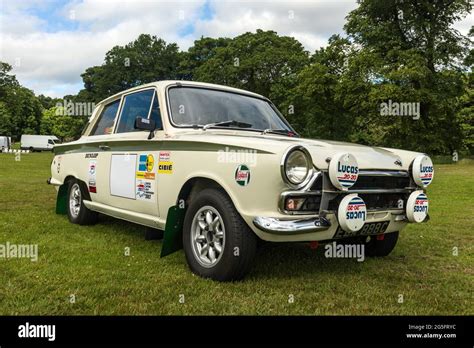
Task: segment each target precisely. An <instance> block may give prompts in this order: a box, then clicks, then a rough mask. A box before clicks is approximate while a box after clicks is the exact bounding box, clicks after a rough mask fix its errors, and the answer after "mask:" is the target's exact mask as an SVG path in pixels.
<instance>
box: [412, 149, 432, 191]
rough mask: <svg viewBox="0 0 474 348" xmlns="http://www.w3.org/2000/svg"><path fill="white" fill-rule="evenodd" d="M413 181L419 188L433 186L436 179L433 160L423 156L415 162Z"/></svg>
mask: <svg viewBox="0 0 474 348" xmlns="http://www.w3.org/2000/svg"><path fill="white" fill-rule="evenodd" d="M412 172H413V180H415V183H416V184H417V185H418V186H421V187H426V186H428V185H429V184H431V181H432V180H433V177H434V167H433V162H432V161H431V158H429V157H428V156H425V155H421V156H418V157H416V158H415V160H414V161H413V167H412Z"/></svg>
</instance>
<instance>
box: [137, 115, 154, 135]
mask: <svg viewBox="0 0 474 348" xmlns="http://www.w3.org/2000/svg"><path fill="white" fill-rule="evenodd" d="M135 129H142V130H147V131H150V132H153V131H154V130H155V129H156V124H155V120H149V119H147V118H142V117H140V116H138V117H137V118H136V119H135Z"/></svg>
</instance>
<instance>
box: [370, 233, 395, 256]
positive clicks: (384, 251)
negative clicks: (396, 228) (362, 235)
mask: <svg viewBox="0 0 474 348" xmlns="http://www.w3.org/2000/svg"><path fill="white" fill-rule="evenodd" d="M383 236H384V238H383V239H381V240H380V239H377V236H371V237H370V240H369V241H368V242H366V243H365V255H367V256H375V257H377V256H378V257H381V256H387V255H388V254H390V253H391V252H392V250H393V249H394V248H395V245H397V241H398V232H392V233H387V234H384V235H383Z"/></svg>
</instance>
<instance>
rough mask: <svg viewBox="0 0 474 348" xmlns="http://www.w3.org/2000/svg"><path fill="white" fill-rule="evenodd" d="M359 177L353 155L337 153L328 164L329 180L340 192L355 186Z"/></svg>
mask: <svg viewBox="0 0 474 348" xmlns="http://www.w3.org/2000/svg"><path fill="white" fill-rule="evenodd" d="M358 177H359V166H358V164H357V160H356V158H355V157H354V155H352V154H350V153H339V154H336V155H334V157H333V158H332V159H331V162H330V163H329V179H330V180H331V183H332V184H333V185H334V186H335V187H336V188H338V189H340V190H343V191H345V190H347V189H349V188H350V187H351V186H352V185H354V184H355V182H356V181H357V178H358Z"/></svg>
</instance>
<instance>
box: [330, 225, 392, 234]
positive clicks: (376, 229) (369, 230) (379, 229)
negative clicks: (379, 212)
mask: <svg viewBox="0 0 474 348" xmlns="http://www.w3.org/2000/svg"><path fill="white" fill-rule="evenodd" d="M388 225H390V221H381V222H369V223H367V224H365V225H364V227H362V228H361V229H360V230H359V231H357V232H346V231H344V230H343V229H342V228H341V226H339V227H338V228H337V231H336V234H335V235H334V238H346V237H357V236H371V235H374V234H381V233H384V232H385V231H386V230H387V228H388Z"/></svg>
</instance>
